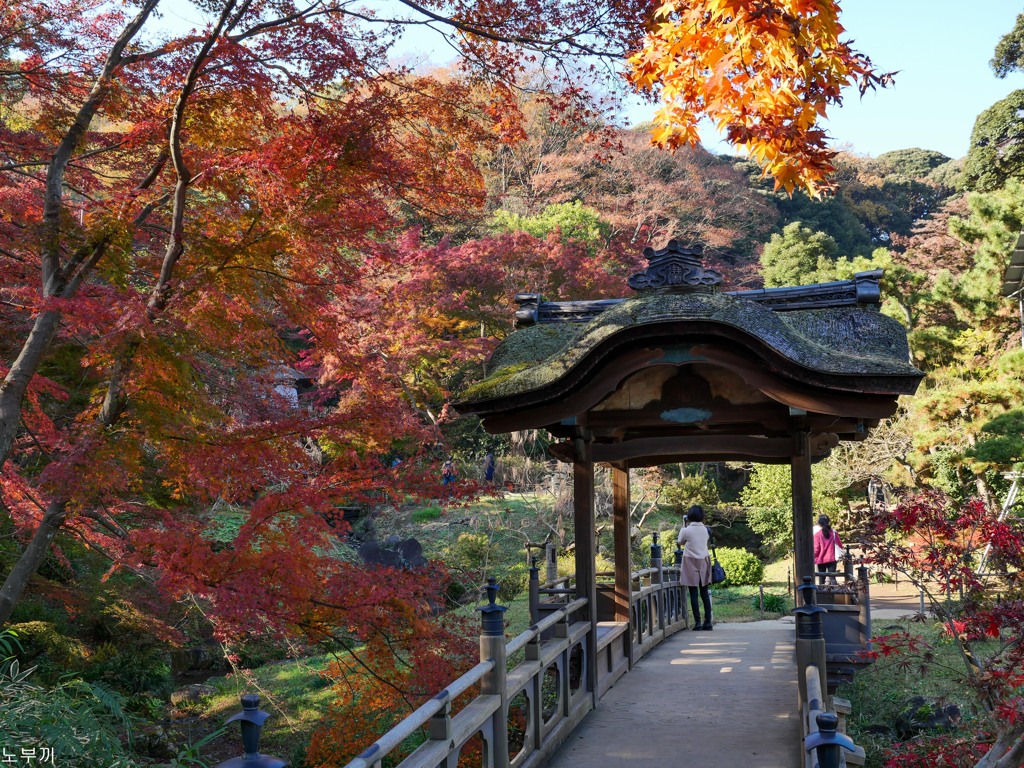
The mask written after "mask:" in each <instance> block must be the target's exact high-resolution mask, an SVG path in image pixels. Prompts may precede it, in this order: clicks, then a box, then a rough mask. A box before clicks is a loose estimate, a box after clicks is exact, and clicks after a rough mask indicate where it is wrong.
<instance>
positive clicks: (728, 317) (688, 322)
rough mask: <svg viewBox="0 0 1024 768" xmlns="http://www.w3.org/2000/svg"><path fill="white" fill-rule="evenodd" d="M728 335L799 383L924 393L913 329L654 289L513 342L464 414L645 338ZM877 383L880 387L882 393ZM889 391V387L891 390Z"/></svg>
mask: <svg viewBox="0 0 1024 768" xmlns="http://www.w3.org/2000/svg"><path fill="white" fill-rule="evenodd" d="M691 329H692V331H693V333H694V336H708V337H715V336H719V337H721V336H725V337H729V338H732V339H737V340H741V341H742V342H743V343H744V345H745V346H747V347H749V348H751V349H755V350H759V351H760V352H761V353H762V354H771V353H774V354H775V355H777V356H778V358H781V360H782V361H783V362H784V364H785V370H784V373H785V374H786V375H789V376H791V377H792V378H794V379H796V380H805V381H814V382H815V383H819V384H821V383H824V384H826V385H827V384H830V383H831V384H833V385H834V386H836V387H837V388H839V389H843V390H852V391H858V390H860V389H861V388H860V387H859V386H858V385H857V380H870V381H871V382H872V385H871V386H872V391H875V392H879V391H881V392H891V393H893V394H901V393H910V392H913V391H914V389H916V386H917V382H918V381H919V380H920V378H921V377H922V376H923V374H922V373H921V372H920V371H918V370H917V369H916V368H914V367H913V366H912V365H911V364H910V363H909V362H908V358H909V351H908V347H907V335H906V330H905V329H904V328H903V326H902V325H900V324H899V323H898V322H897V321H896V320H894V319H892V318H890V317H887V316H885V315H883V314H881V313H880V312H879V311H878V310H877V308H876V307H873V306H863V305H860V306H842V307H824V308H813V309H803V310H797V311H787V312H777V311H773V310H772V309H771V308H770V307H768V306H764V305H762V304H759V303H757V302H756V301H752V300H750V299H748V298H744V297H742V296H736V295H727V294H720V293H710V292H692V291H691V292H679V291H678V290H673V289H663V290H652V291H646V292H644V293H641V294H639V295H637V296H634V297H632V298H629V299H626V300H624V301H622V302H621V303H619V304H615V305H614V306H611V307H610V308H607V309H604V310H603V311H602V312H601V313H600V314H598V315H597V316H596V317H594V318H593V319H592V320H590V321H589V322H586V323H551V324H538V325H533V326H529V327H526V328H522V329H520V330H518V331H516V332H515V333H513V334H511V335H510V336H509V337H508V338H507V339H505V341H504V342H502V344H501V345H500V346H499V347H498V348H497V350H495V352H494V355H493V356H492V358H491V361H490V363H489V365H488V372H487V377H486V378H485V379H484V380H483V381H480V382H478V383H477V384H474V385H472V386H470V387H469V388H467V389H466V390H465V392H463V393H462V398H461V400H462V401H463V402H462V403H461V405H462V406H465V410H469V411H476V410H481V409H480V408H479V407H478V406H480V405H483V404H484V403H486V402H488V401H495V400H504V399H506V398H509V397H516V398H519V397H521V396H524V395H528V394H529V393H531V392H537V393H538V395H539V394H540V392H541V391H542V390H544V389H546V388H548V387H549V386H550V385H552V384H555V383H556V382H558V381H559V380H560V379H562V378H563V377H565V376H566V375H567V374H569V373H570V372H571V371H572V370H573V369H574V368H575V367H576V366H578V365H580V364H581V363H582V362H583V361H585V360H586V359H587V358H588V357H589V356H590V355H592V354H595V353H597V351H598V350H599V348H601V349H604V348H607V346H608V345H616V337H618V336H620V335H622V343H623V344H626V343H627V338H628V339H629V340H638V339H643V338H660V339H661V341H662V342H664V340H665V339H666V338H672V337H678V336H679V334H686V333H688V332H689V331H690V330H691ZM879 382H882V384H881V386H880V385H879ZM886 382H888V383H886Z"/></svg>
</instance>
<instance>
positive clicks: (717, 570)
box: [711, 546, 729, 584]
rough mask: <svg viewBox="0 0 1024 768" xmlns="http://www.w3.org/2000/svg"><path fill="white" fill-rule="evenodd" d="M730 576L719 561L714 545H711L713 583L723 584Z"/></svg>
mask: <svg viewBox="0 0 1024 768" xmlns="http://www.w3.org/2000/svg"><path fill="white" fill-rule="evenodd" d="M727 578H729V577H728V576H726V575H725V568H723V567H722V564H721V563H720V562H718V553H717V552H715V548H714V546H712V547H711V583H712V584H721V583H722V582H723V581H725V580H726V579H727Z"/></svg>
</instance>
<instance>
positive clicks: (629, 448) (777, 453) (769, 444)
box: [591, 435, 793, 462]
mask: <svg viewBox="0 0 1024 768" xmlns="http://www.w3.org/2000/svg"><path fill="white" fill-rule="evenodd" d="M792 452H793V441H792V440H791V439H789V438H788V437H744V436H741V435H708V436H706V437H704V436H688V437H642V438H637V439H636V440H627V441H625V442H621V443H595V444H594V445H593V448H592V451H591V455H592V456H593V459H594V461H609V462H611V461H630V460H631V459H638V458H641V457H644V458H655V457H661V456H692V457H694V458H696V457H699V456H702V455H704V454H711V453H713V454H720V455H731V456H735V457H736V458H751V459H757V458H768V457H782V456H789V455H790V454H792Z"/></svg>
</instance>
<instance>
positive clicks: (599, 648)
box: [351, 241, 923, 768]
mask: <svg viewBox="0 0 1024 768" xmlns="http://www.w3.org/2000/svg"><path fill="white" fill-rule="evenodd" d="M645 253H646V255H647V256H648V259H649V266H648V268H647V269H646V270H645V271H644V272H642V273H640V274H637V275H634V276H633V277H632V278H630V280H629V287H630V288H632V289H634V291H635V295H633V296H631V297H630V298H626V299H620V300H610V301H576V302H544V301H543V300H542V298H541V297H540V296H537V295H535V294H520V295H519V296H518V297H517V301H518V302H519V305H520V309H519V311H518V312H517V315H516V317H517V330H516V331H515V332H514V333H513V334H511V335H510V336H509V337H508V338H507V339H506V340H505V341H504V342H503V343H502V344H501V345H500V346H499V347H498V349H497V350H496V351H495V353H494V355H493V356H492V358H491V361H490V364H489V366H488V370H487V376H486V378H485V379H484V380H483V381H481V382H479V383H478V384H476V385H474V386H472V387H470V388H469V389H468V390H467V391H466V392H465V393H464V394H463V398H462V400H461V402H459V403H457V404H456V408H457V409H458V410H459V411H461V412H463V413H475V414H478V415H479V416H480V418H481V419H482V420H483V424H484V427H485V428H486V429H487V430H488V431H490V432H492V433H501V432H509V431H515V430H522V429H533V428H544V429H547V430H548V431H549V432H550V433H551V434H552V435H553V436H554V437H556V438H557V439H558V440H559V442H557V443H556V444H555V445H554V446H553V447H552V449H551V453H552V454H553V455H554V456H555V458H557V459H559V460H560V461H564V462H568V463H571V464H572V465H573V476H574V510H575V511H574V527H575V542H576V545H575V558H576V563H575V564H576V573H575V577H574V578H573V579H572V580H571V581H569V582H567V583H565V584H561V585H556V586H557V589H556V590H554V591H555V592H557V593H559V594H560V596H562V597H563V599H562V600H561V601H559V602H558V604H557V605H549V606H548V612H547V613H546V615H545V614H542V613H541V612H540V611H537V613H536V614H535V621H536V622H537V623H536V624H535V625H534V626H533V627H531V629H530V630H529V631H528V632H526V633H524V634H523V635H521V636H520V637H518V638H515V639H513V640H512V641H511V642H509V643H507V644H506V639H505V637H504V630H503V627H502V625H501V608H500V606H497V605H494V604H493V600H492V603H491V605H490V606H489V607H488V606H485V607H484V608H483V612H484V616H485V628H484V634H483V635H482V637H481V663H480V665H478V666H477V667H476V668H475V669H474V670H472V671H470V672H469V673H467V675H465V676H463V678H461V679H460V680H459V681H455V683H453V685H452V686H449V688H448V689H446V691H444V692H442V693H441V694H439V695H438V697H437V698H435V699H434V700H432V701H431V702H428V703H427V704H425V705H424V706H423V707H421V709H420V710H419V711H418V712H417V713H414V715H413V716H410V718H409V719H407V720H406V721H405V722H404V723H403V724H402V725H401V726H399V727H398V728H396V729H395V730H394V731H392V732H391V733H389V734H387V735H386V736H384V737H383V738H382V739H381V740H379V741H378V742H377V743H376V744H374V745H373V746H371V747H370V748H369V749H368V750H367V751H366V752H365V753H364V754H363V755H362V756H361V757H360V758H359V759H357V760H356V761H354V762H353V763H352V764H351V768H371V766H376V765H380V763H381V760H382V759H383V758H384V756H385V755H386V754H387V752H389V751H390V750H391V749H393V748H394V747H395V746H397V744H399V743H400V742H401V740H402V739H403V738H406V737H407V736H408V735H410V734H411V733H413V732H415V730H416V729H417V728H420V727H422V726H424V725H427V727H428V730H429V739H428V740H427V742H426V743H425V744H424V745H423V746H421V747H420V748H419V749H417V750H416V752H414V753H413V755H411V756H410V757H409V758H408V759H407V760H406V761H405V762H404V763H403V766H409V767H410V768H411V766H423V767H425V768H434V766H440V765H446V766H448V767H449V768H454V765H455V763H456V762H457V760H458V755H459V750H460V748H461V746H462V745H463V744H464V743H465V742H466V741H467V740H468V739H469V738H471V737H472V736H474V735H476V734H478V733H479V734H482V735H483V740H484V743H485V749H484V752H483V754H484V765H485V768H505V767H506V766H509V765H511V766H514V767H516V768H518V767H519V766H539V765H543V764H544V763H545V762H547V760H548V759H549V758H550V757H551V755H552V754H553V753H554V751H555V750H556V749H557V748H558V746H559V744H561V743H562V742H563V741H564V740H565V739H566V738H567V737H568V736H569V734H570V733H571V732H572V731H573V729H574V728H575V727H576V726H577V725H578V724H579V723H580V722H581V721H582V720H583V718H584V717H585V716H586V715H587V713H588V712H590V711H591V710H592V709H594V708H595V707H596V706H597V704H598V702H599V701H600V700H601V698H602V697H603V696H604V695H605V693H606V692H607V691H608V689H609V688H610V687H611V686H612V685H613V684H614V683H615V682H616V681H617V680H618V679H620V678H621V676H622V675H624V674H626V673H627V672H628V671H629V670H630V669H631V668H632V667H633V666H634V665H635V664H636V663H637V662H638V661H639V659H640V657H641V656H643V655H644V654H645V653H646V652H647V651H649V650H650V649H652V648H653V647H654V646H655V645H657V644H658V643H660V642H661V641H662V640H664V639H665V638H667V637H669V636H670V635H672V634H673V633H674V632H676V631H678V630H681V629H685V628H686V623H687V622H686V619H687V611H686V605H685V600H684V595H683V591H684V588H683V587H681V586H679V584H678V581H677V580H676V579H677V575H676V571H675V569H674V568H673V567H672V566H671V565H669V564H665V563H663V562H662V559H661V557H660V555H661V553H660V551H657V550H656V551H654V552H652V555H653V567H652V568H651V569H647V570H646V571H641V572H635V571H634V570H633V567H632V563H631V560H630V558H631V552H630V537H629V528H630V524H629V509H630V500H629V472H630V470H631V469H632V468H634V467H644V466H652V465H657V464H666V463H672V462H691V461H725V460H736V461H755V462H768V463H778V464H789V465H790V466H791V468H792V486H793V526H794V534H795V548H796V571H797V575H798V576H799V577H803V578H804V579H805V580H806V579H810V578H811V577H812V576H813V573H814V563H813V542H812V527H813V523H814V520H813V517H814V513H813V510H812V506H811V464H812V463H813V462H815V461H817V460H820V459H822V458H824V457H825V456H827V455H828V454H829V452H830V451H831V450H832V449H833V448H834V447H835V446H836V445H838V443H839V442H840V441H843V440H861V439H863V438H864V437H865V436H866V435H867V433H868V431H869V430H870V429H871V428H872V427H873V426H875V425H876V424H877V423H878V422H879V420H880V419H883V418H886V417H887V416H890V415H892V414H893V413H894V412H895V411H896V407H897V399H898V397H899V396H900V395H904V394H912V393H913V392H914V391H915V390H916V388H917V385H918V383H919V382H920V379H921V377H922V376H923V374H922V373H921V372H920V371H918V370H917V369H915V368H914V367H913V366H912V365H911V364H910V363H909V361H908V360H909V354H908V348H907V341H906V331H905V329H904V328H903V327H902V326H901V325H900V324H899V323H898V322H896V321H895V320H893V319H891V318H889V317H886V316H885V315H883V314H881V313H880V311H879V302H880V292H879V285H878V280H879V278H880V276H881V272H880V271H875V272H866V273H861V274H858V275H856V276H855V277H854V279H853V280H849V281H840V282H834V283H827V284H819V285H810V286H797V287H792V288H774V289H764V290H758V291H741V292H720V291H719V290H718V285H719V284H720V282H721V280H722V277H721V275H720V274H718V273H716V272H714V271H712V270H709V269H706V268H704V266H703V265H702V262H701V258H700V257H701V250H700V249H699V248H685V247H681V246H680V245H679V244H678V243H676V242H675V241H673V242H671V243H669V245H668V246H667V247H666V248H665V249H663V250H659V251H654V250H651V249H648V250H647V251H646V252H645ZM596 463H604V464H607V465H609V466H610V467H611V469H612V477H613V525H614V541H615V551H614V562H615V573H614V578H613V579H612V580H611V581H610V582H607V583H599V579H598V574H597V573H596V572H595V519H594V514H595V511H594V466H595V464H596ZM813 592H814V589H813V587H812V588H811V589H810V592H809V593H807V591H806V590H805V594H806V595H807V597H806V602H807V603H808V605H807V606H805V610H804V611H803V616H801V617H798V618H800V619H801V621H800V622H798V628H799V627H802V629H800V630H799V631H798V637H797V638H796V641H797V642H796V645H797V646H799V645H800V642H799V641H800V639H801V638H800V633H801V632H802V634H803V639H804V640H806V641H807V642H808V643H810V642H811V640H814V642H815V643H817V642H818V640H819V639H820V637H821V633H822V619H821V616H820V615H819V614H821V613H824V611H822V609H820V608H817V607H815V606H814V605H813V603H814V602H815V601H814V595H813ZM492 594H493V593H492ZM799 612H800V611H798V613H799ZM488 616H490V619H491V624H490V625H488V624H487V620H488V619H487V617H488ZM857 621H860V623H859V625H858V624H857ZM853 626H854V631H855V632H859V633H860V637H861V638H862V639H863V638H864V637H866V634H865V627H864V622H863V619H857V620H855V621H854V624H853ZM812 631H813V632H815V633H816V637H812V636H811V632H812ZM844 632H845V630H841V631H840V635H842V634H843V633H844ZM839 639H842V638H841V637H840V638H839ZM820 646H821V648H822V649H824V641H823V640H822V641H821V643H820ZM807 647H808V648H810V647H811V646H810V645H807ZM814 647H818V646H814ZM520 649H522V650H523V651H524V652H525V660H524V661H523V663H522V664H520V665H518V666H516V667H515V668H514V669H512V670H511V671H506V666H507V663H506V659H507V657H508V655H510V654H513V653H515V652H517V651H519V650H520ZM819 655H822V656H823V652H822V654H819ZM808 658H810V657H807V656H806V654H805V658H804V660H803V663H802V664H801V669H800V671H799V676H800V679H801V691H802V692H803V695H802V697H801V701H802V706H804V707H808V706H809V705H813V704H817V706H819V707H822V706H823V700H824V697H825V690H824V689H825V683H824V675H825V671H824V664H823V663H822V664H821V665H820V666H821V669H820V670H819V669H817V668H815V669H814V670H812V672H811V673H810V674H809V675H807V676H806V680H805V679H804V676H805V674H804V673H805V672H806V670H805V669H804V667H806V666H807V662H808ZM822 662H823V659H822ZM794 663H795V662H794ZM812 678H814V679H812ZM551 680H555V681H556V683H555V685H556V688H557V705H555V707H554V710H553V711H551V707H550V706H548V705H546V704H545V701H544V700H545V699H546V698H550V696H545V695H544V686H545V684H546V682H550V681H551ZM819 680H820V686H819V685H818V681H819ZM811 683H813V684H814V686H813V687H812V688H809V687H808V686H810V685H811ZM478 684H479V691H480V693H479V695H478V696H477V697H476V698H474V699H473V701H472V703H471V704H470V705H468V706H466V707H465V708H464V709H463V710H462V711H460V712H459V713H457V714H455V715H452V714H451V702H452V701H453V700H454V699H455V698H456V697H457V696H459V695H460V694H461V693H463V692H464V691H466V690H470V689H472V688H473V687H474V686H476V685H478ZM819 689H820V690H819ZM814 691H819V693H818V697H817V698H815V696H814ZM672 706H674V707H683V706H684V702H683V701H679V702H673V703H672ZM698 706H699V705H698ZM798 706H800V705H798V703H797V701H793V709H794V711H796V710H797V709H798ZM510 724H511V728H512V730H513V731H514V732H515V733H517V734H520V735H519V736H517V737H516V738H515V739H513V740H512V742H511V744H512V746H511V748H510V746H509V745H510V741H509V732H510ZM815 728H816V726H814V724H813V722H812V723H811V726H810V731H812V732H813V731H814V730H815ZM806 730H807V729H806V728H805V731H806ZM510 752H511V754H510ZM665 757H666V758H670V757H673V755H671V754H668V753H666V754H665Z"/></svg>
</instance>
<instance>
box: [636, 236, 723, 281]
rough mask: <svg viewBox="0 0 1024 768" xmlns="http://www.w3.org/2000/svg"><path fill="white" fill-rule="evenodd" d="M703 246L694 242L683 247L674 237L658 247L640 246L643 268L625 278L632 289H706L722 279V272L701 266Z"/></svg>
mask: <svg viewBox="0 0 1024 768" xmlns="http://www.w3.org/2000/svg"><path fill="white" fill-rule="evenodd" d="M703 253H704V246H703V245H701V244H700V243H694V244H693V245H692V246H689V247H685V246H682V245H680V244H679V241H678V240H669V241H668V245H666V246H665V247H664V248H661V249H660V250H657V251H656V250H654V249H653V248H644V256H646V257H647V261H648V265H647V269H645V270H644V271H643V272H638V273H637V274H635V275H633V276H632V277H631V278H629V280H628V281H627V285H629V287H630V288H632V289H633V290H634V291H646V290H652V289H654V288H674V289H676V290H680V291H693V290H701V289H710V288H711V286H714V285H718V283H720V282H722V275H721V274H720V273H718V272H716V271H715V270H713V269H705V268H704V263H703V262H702V261H701V259H700V256H701V254H703Z"/></svg>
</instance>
